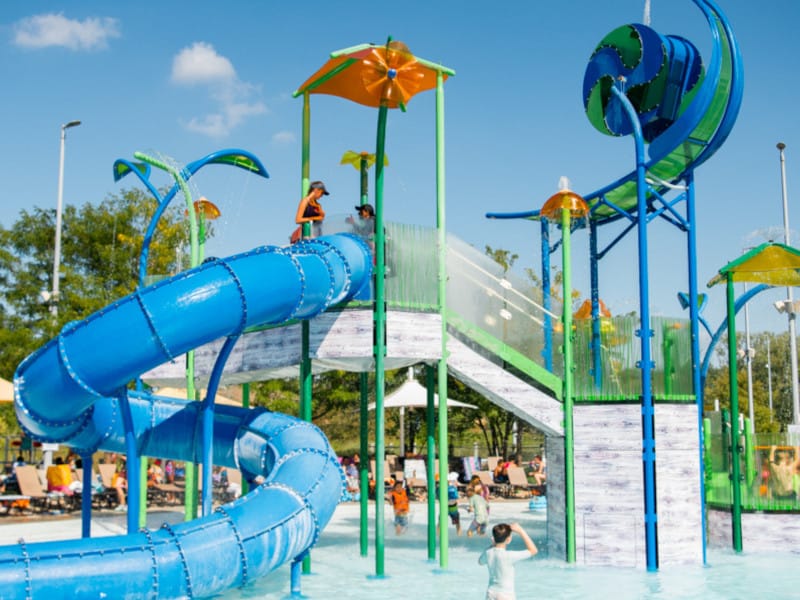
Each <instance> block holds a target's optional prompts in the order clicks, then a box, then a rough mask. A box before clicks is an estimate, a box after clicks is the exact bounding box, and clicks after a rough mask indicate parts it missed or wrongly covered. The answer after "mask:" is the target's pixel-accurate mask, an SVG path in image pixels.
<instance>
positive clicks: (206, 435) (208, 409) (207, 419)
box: [200, 298, 244, 517]
mask: <svg viewBox="0 0 800 600" xmlns="http://www.w3.org/2000/svg"><path fill="white" fill-rule="evenodd" d="M242 302H244V298H242ZM242 328H244V321H242ZM237 341H239V336H238V335H232V336H230V337H229V338H227V339H226V340H225V343H224V344H223V345H222V349H221V350H220V352H219V355H218V356H217V360H216V362H215V363H214V369H213V370H212V371H211V377H210V378H209V381H208V386H207V387H206V397H205V398H204V399H203V404H202V406H201V407H200V412H201V415H202V417H201V419H202V424H203V425H202V427H203V442H202V443H203V446H202V448H203V466H204V468H203V496H202V502H203V516H204V517H205V516H207V515H210V514H211V505H212V501H213V499H214V488H213V485H214V483H213V479H212V469H213V467H214V458H213V457H214V399H215V398H216V397H217V390H218V389H219V380H220V378H221V377H222V372H223V371H224V369H225V363H227V362H228V357H229V356H230V355H231V351H233V347H234V346H235V345H236V342H237Z"/></svg>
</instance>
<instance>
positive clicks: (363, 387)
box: [358, 152, 377, 556]
mask: <svg viewBox="0 0 800 600" xmlns="http://www.w3.org/2000/svg"><path fill="white" fill-rule="evenodd" d="M359 167H360V168H359V171H360V175H361V202H360V204H361V205H362V206H363V205H364V204H367V202H368V201H369V194H368V189H369V177H368V175H367V170H368V166H367V156H366V154H364V153H363V152H362V154H361V160H360V162H359ZM359 390H360V392H361V404H360V419H359V423H360V428H359V429H360V441H361V443H360V445H359V454H360V459H361V460H360V462H359V465H358V474H359V486H358V490H359V492H358V497H359V504H360V519H359V523H360V528H359V541H360V547H361V556H367V554H368V548H369V422H368V419H369V409H368V403H369V374H368V373H359ZM375 489H377V485H376V488H375Z"/></svg>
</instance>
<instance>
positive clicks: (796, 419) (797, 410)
mask: <svg viewBox="0 0 800 600" xmlns="http://www.w3.org/2000/svg"><path fill="white" fill-rule="evenodd" d="M776 147H777V148H778V152H779V153H780V156H781V196H782V198H783V243H784V244H786V245H787V246H791V243H790V242H789V202H788V200H787V196H786V160H785V159H784V156H783V150H784V149H785V148H786V144H784V143H783V142H778V143H777V145H776ZM785 306H786V308H787V310H786V314H787V316H788V317H789V348H790V351H791V361H792V363H791V368H792V423H793V424H794V426H795V427H800V395H798V390H797V331H796V323H795V311H794V297H793V294H792V288H791V287H787V288H786V305H785Z"/></svg>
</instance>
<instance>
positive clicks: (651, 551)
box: [611, 86, 658, 571]
mask: <svg viewBox="0 0 800 600" xmlns="http://www.w3.org/2000/svg"><path fill="white" fill-rule="evenodd" d="M611 92H612V93H613V94H614V95H615V96H616V97H617V98H618V99H619V101H620V103H621V104H622V106H623V108H624V109H625V112H626V113H627V114H628V117H629V118H630V120H631V126H632V127H633V135H634V140H635V142H636V196H637V215H636V229H637V234H638V240H639V244H638V256H639V318H640V328H639V331H638V332H637V334H638V335H639V337H640V338H641V362H640V364H639V368H640V369H641V372H642V398H641V402H642V461H643V463H644V464H643V467H644V526H645V542H646V552H647V570H648V571H656V570H658V514H657V512H656V442H655V406H654V403H653V390H652V385H651V377H652V371H653V363H652V359H651V356H650V338H652V336H653V330H652V329H651V328H650V287H649V273H648V268H647V198H646V190H647V183H646V181H645V174H646V168H645V152H644V138H643V137H642V126H641V124H640V123H639V119H638V117H637V116H636V109H634V108H633V105H632V104H631V103H630V101H629V100H628V98H627V97H626V96H625V94H624V93H623V92H622V91H621V90H619V89H618V88H617V87H616V86H612V88H611Z"/></svg>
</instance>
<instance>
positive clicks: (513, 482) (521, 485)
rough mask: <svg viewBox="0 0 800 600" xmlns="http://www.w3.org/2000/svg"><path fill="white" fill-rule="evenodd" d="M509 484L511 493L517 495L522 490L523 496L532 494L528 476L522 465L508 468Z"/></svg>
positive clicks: (527, 496)
mask: <svg viewBox="0 0 800 600" xmlns="http://www.w3.org/2000/svg"><path fill="white" fill-rule="evenodd" d="M508 485H509V488H510V490H509V492H510V493H511V494H515V495H516V494H518V493H520V492H521V493H522V497H523V498H529V497H530V496H531V485H530V483H528V476H527V475H526V474H525V469H523V468H522V467H509V468H508Z"/></svg>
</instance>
